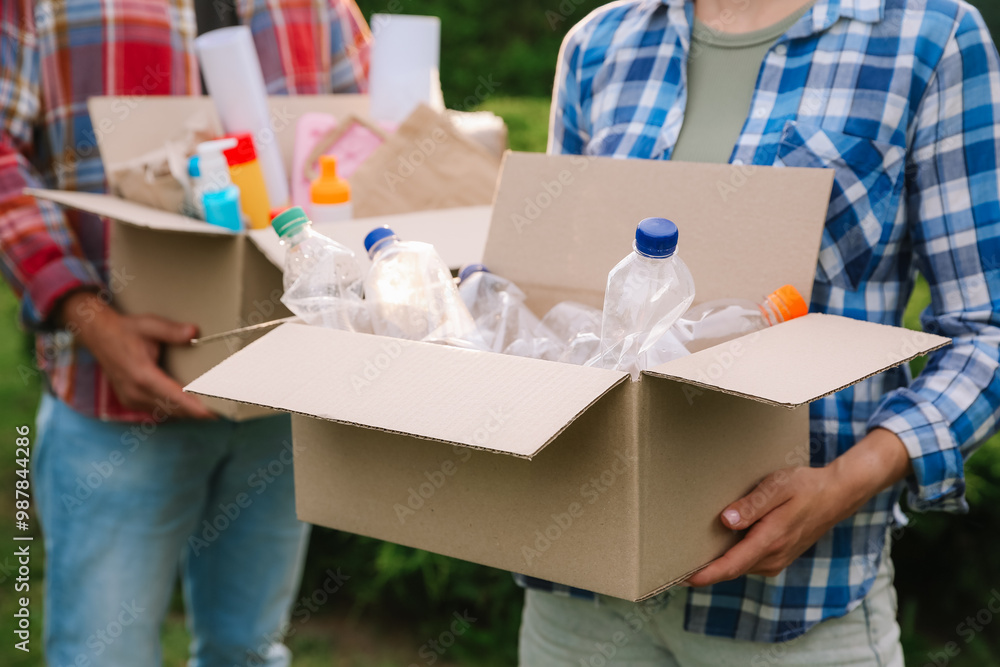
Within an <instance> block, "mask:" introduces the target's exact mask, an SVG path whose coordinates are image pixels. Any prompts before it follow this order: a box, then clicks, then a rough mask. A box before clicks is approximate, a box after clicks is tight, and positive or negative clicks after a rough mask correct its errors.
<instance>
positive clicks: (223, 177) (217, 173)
mask: <svg viewBox="0 0 1000 667" xmlns="http://www.w3.org/2000/svg"><path fill="white" fill-rule="evenodd" d="M236 143H237V142H236V139H231V138H230V139H216V140H215V141H203V142H201V143H200V144H198V168H199V169H200V170H201V182H202V184H203V186H202V187H203V188H204V191H205V192H218V191H219V190H224V189H226V188H228V187H229V186H230V185H232V184H233V180H232V179H231V178H230V177H229V163H228V162H227V161H226V156H225V155H223V151H227V150H229V149H230V148H235V147H236Z"/></svg>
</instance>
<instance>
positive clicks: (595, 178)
mask: <svg viewBox="0 0 1000 667" xmlns="http://www.w3.org/2000/svg"><path fill="white" fill-rule="evenodd" d="M832 185H833V170H832V169H802V168H790V167H757V166H747V165H731V164H700V163H683V162H674V161H672V160H619V159H615V158H607V157H583V156H579V155H541V154H534V153H508V154H507V156H506V158H505V162H504V166H503V171H502V174H501V182H500V186H499V189H498V191H497V195H496V199H495V201H494V205H493V221H492V223H491V225H490V234H489V240H488V242H487V244H486V253H485V256H484V258H483V262H484V263H485V264H486V266H488V267H489V268H490V270H491V271H493V272H494V273H496V274H498V275H501V276H504V277H505V278H508V279H510V280H512V281H514V283H515V284H517V286H518V287H520V288H521V289H522V290H524V291H525V292H526V293H527V295H528V305H529V307H531V308H532V309H533V310H534V311H535V312H536V313H539V314H541V313H545V312H546V311H548V309H549V308H551V307H552V306H553V305H555V304H556V303H557V302H559V301H561V300H564V299H573V300H575V301H582V302H584V303H587V304H589V305H591V306H595V307H600V306H601V305H602V303H603V299H604V290H605V287H606V285H607V280H608V272H609V271H610V270H611V269H612V268H613V267H614V266H615V265H616V264H617V263H618V262H619V261H620V260H621V259H622V258H623V257H625V256H626V255H627V254H629V252H631V250H632V242H633V240H634V239H635V227H636V224H638V222H639V221H640V220H642V219H643V218H648V217H653V216H663V217H667V218H670V219H671V220H673V221H674V222H676V223H677V227H678V229H679V231H680V238H679V243H678V253H679V255H680V257H681V258H682V259H683V260H684V262H685V263H686V264H687V265H688V267H689V268H690V269H691V273H692V275H693V276H694V282H695V285H696V286H697V290H696V294H695V303H701V302H704V301H711V300H713V299H720V298H745V299H751V300H753V301H754V302H755V303H756V302H757V301H759V300H760V298H761V297H762V296H763V295H765V294H770V293H771V292H772V291H774V290H775V289H777V288H778V287H780V286H781V285H785V284H792V285H794V286H795V287H796V288H797V289H798V290H799V292H801V293H802V295H803V296H804V297H805V298H806V300H807V301H808V300H809V295H810V291H811V290H812V285H813V280H814V279H815V276H816V253H817V252H818V251H819V247H820V240H821V238H822V235H823V229H824V225H825V224H826V217H827V216H826V214H827V208H828V207H829V203H830V189H831V187H832Z"/></svg>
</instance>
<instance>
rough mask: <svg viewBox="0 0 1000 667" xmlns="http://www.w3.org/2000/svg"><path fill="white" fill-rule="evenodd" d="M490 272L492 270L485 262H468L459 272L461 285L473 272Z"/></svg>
mask: <svg viewBox="0 0 1000 667" xmlns="http://www.w3.org/2000/svg"><path fill="white" fill-rule="evenodd" d="M480 271H481V272H483V273H489V272H490V270H489V269H487V268H486V266H485V265H483V264H466V265H465V266H463V267H462V270H461V271H459V272H458V283H459V284H460V285H461V284H462V283H464V282H465V280H466V278H468V277H469V276H471V275H472V274H473V273H479V272H480Z"/></svg>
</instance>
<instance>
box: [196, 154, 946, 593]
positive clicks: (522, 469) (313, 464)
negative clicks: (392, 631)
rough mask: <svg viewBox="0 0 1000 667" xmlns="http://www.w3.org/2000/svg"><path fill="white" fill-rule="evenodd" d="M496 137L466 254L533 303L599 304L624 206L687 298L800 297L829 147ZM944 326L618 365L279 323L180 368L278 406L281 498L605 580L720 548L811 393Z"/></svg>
mask: <svg viewBox="0 0 1000 667" xmlns="http://www.w3.org/2000/svg"><path fill="white" fill-rule="evenodd" d="M744 169H745V168H742V167H735V166H729V165H702V164H678V163H671V162H658V161H639V160H636V161H619V160H612V159H606V158H597V159H593V158H582V157H565V156H545V155H530V154H508V156H507V158H506V160H505V164H504V170H503V175H502V180H501V183H500V186H499V190H498V194H497V197H496V200H495V203H494V208H493V218H492V224H491V227H490V230H489V237H488V240H487V243H486V250H485V256H484V261H485V263H486V264H487V266H489V267H490V268H491V269H492V270H493V271H495V272H496V273H498V274H500V275H503V276H506V277H508V278H510V279H511V280H513V281H514V282H515V283H516V284H517V285H519V286H520V287H521V288H522V289H523V290H525V291H526V293H527V294H528V296H529V299H530V301H529V304H530V305H531V306H532V307H533V308H534V309H535V312H536V313H541V312H543V311H545V310H546V309H547V308H548V307H550V306H552V305H553V304H555V303H556V302H558V301H561V300H564V299H576V300H579V301H583V302H586V303H589V304H592V305H597V306H599V305H600V304H601V302H602V300H603V292H604V285H605V281H606V277H607V273H608V271H609V270H610V269H611V267H613V266H614V265H615V264H616V262H617V261H618V260H620V259H621V257H623V256H624V255H625V254H627V253H628V252H629V250H630V242H631V239H632V238H633V235H634V230H635V225H636V222H637V221H638V220H640V219H641V218H643V217H648V216H652V215H666V216H669V217H671V218H672V219H674V220H675V221H676V222H677V224H678V227H679V229H680V243H679V253H680V255H681V257H683V259H684V261H685V262H686V263H687V264H688V266H689V267H690V269H691V272H692V273H693V275H694V278H695V284H696V285H697V290H698V295H697V302H701V301H706V300H711V299H716V298H722V297H742V298H747V299H754V300H758V299H760V298H762V296H763V295H766V294H768V293H770V292H771V291H772V290H773V289H775V288H776V287H778V286H780V285H782V284H785V283H791V284H793V285H795V286H796V287H797V288H798V289H799V291H800V292H802V294H803V295H804V296H806V297H807V298H808V296H809V293H810V291H811V286H812V283H813V278H814V273H815V267H816V260H817V249H818V248H819V246H820V236H821V233H822V230H823V225H824V220H825V217H826V209H827V202H828V200H829V196H830V188H831V183H832V174H831V172H829V171H824V170H812V169H791V168H786V169H778V168H756V169H755V170H754V171H753V172H752V173H750V174H749V175H748V174H747V173H746V172H745V171H744ZM948 342H949V339H946V338H941V337H938V336H933V335H929V334H926V333H922V332H914V331H909V330H905V329H900V328H895V327H888V326H883V325H879V324H873V323H868V322H862V321H856V320H852V319H847V318H844V317H837V316H831V315H822V314H810V315H807V316H805V317H802V318H799V319H796V320H792V321H790V322H786V323H784V324H780V325H777V326H775V327H772V328H770V329H767V330H765V331H762V332H758V333H754V334H749V335H747V336H744V337H742V338H740V339H737V340H735V341H731V342H728V343H724V344H721V345H718V346H716V347H713V348H710V349H707V350H704V351H701V352H699V353H697V354H693V355H691V356H689V357H685V358H682V359H677V360H675V361H672V362H669V363H666V364H663V365H662V366H659V367H657V368H655V369H653V370H650V371H647V372H645V373H643V374H642V376H641V378H640V381H638V382H634V383H633V382H630V381H629V378H628V375H627V374H625V373H621V372H617V371H610V370H601V369H595V368H584V367H578V366H571V365H567V364H559V363H554V362H547V361H539V360H533V359H524V358H519V357H512V356H504V355H500V354H493V353H487V352H477V351H470V350H462V349H456V348H450V347H443V346H437V345H431V344H426V343H419V342H411V341H402V340H395V339H389V338H383V337H379V336H372V335H364V334H356V333H350V332H343V331H333V330H326V329H321V328H315V327H309V326H304V325H294V324H286V325H283V326H281V327H280V328H278V329H276V330H274V331H273V332H271V333H269V334H267V335H266V336H264V337H263V338H261V339H260V340H258V341H256V342H254V343H253V344H251V345H249V346H248V347H246V348H245V349H243V350H241V351H240V352H238V353H236V354H235V355H233V356H232V357H230V358H229V359H227V360H226V361H224V362H223V363H221V364H220V365H219V366H217V367H216V368H214V369H212V370H211V371H210V372H208V373H207V374H205V375H204V376H202V377H201V378H199V379H198V380H196V381H194V382H193V383H191V384H190V385H189V386H188V387H187V390H188V391H191V392H194V393H197V394H200V395H203V396H213V397H222V398H226V399H229V400H235V401H240V402H244V403H247V404H251V405H262V406H267V407H270V408H274V409H277V410H285V411H288V412H291V413H293V434H294V458H295V486H296V500H297V507H298V515H299V518H300V519H302V520H304V521H308V522H311V523H315V524H319V525H323V526H329V527H332V528H336V529H339V530H346V531H349V532H354V533H359V534H362V535H368V536H372V537H376V538H380V539H384V540H389V541H392V542H396V543H399V544H403V545H407V546H411V547H417V548H420V549H426V550H429V551H433V552H436V553H441V554H445V555H448V556H453V557H457V558H461V559H465V560H469V561H472V562H476V563H481V564H484V565H489V566H493V567H498V568H502V569H507V570H512V571H516V572H522V573H525V574H528V575H532V576H535V577H540V578H543V579H549V580H553V581H556V582H559V583H562V584H566V585H570V586H576V587H579V588H584V589H588V590H592V591H597V592H599V593H605V594H608V595H612V596H615V597H619V598H625V599H630V600H639V599H643V598H646V597H648V596H651V595H654V594H655V593H657V592H659V591H661V590H663V589H664V588H666V587H668V586H670V585H671V584H673V583H676V582H677V581H679V580H681V579H683V578H684V577H685V576H687V575H688V574H690V573H691V572H692V571H694V570H697V569H698V568H700V567H702V566H704V565H705V564H706V563H708V562H709V561H711V560H712V559H714V558H716V557H717V556H719V555H720V554H721V553H723V552H724V551H725V550H726V549H727V548H729V547H730V546H731V545H732V544H733V543H734V542H735V541H736V539H737V536H736V535H735V534H733V533H732V532H730V531H728V530H726V529H725V528H724V527H723V526H722V524H721V522H720V521H719V512H720V511H721V510H722V509H723V508H724V507H725V506H726V505H727V504H728V503H730V502H732V501H733V500H735V499H736V498H738V497H740V496H741V495H742V494H744V493H746V492H748V491H749V490H750V489H751V488H752V487H753V486H754V485H755V484H756V483H757V482H759V481H760V480H761V478H763V477H764V476H765V475H766V474H768V473H770V472H772V471H774V470H776V469H778V468H781V467H786V466H791V465H808V461H809V454H808V441H809V421H808V407H807V404H808V403H809V402H810V401H813V400H816V399H817V398H820V397H822V396H825V395H828V394H830V393H832V392H835V391H837V390H839V389H842V388H844V387H846V386H848V385H851V384H853V383H855V382H857V381H859V380H861V379H863V378H866V377H869V376H871V375H873V374H875V373H878V372H880V371H882V370H885V369H887V368H889V367H892V366H895V365H897V364H901V363H904V362H905V361H907V360H908V359H910V358H912V357H915V356H917V355H919V354H923V353H926V352H928V351H930V350H933V349H936V348H938V347H940V346H943V345H946V344H947V343H948Z"/></svg>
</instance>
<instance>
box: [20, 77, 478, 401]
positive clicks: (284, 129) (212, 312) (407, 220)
mask: <svg viewBox="0 0 1000 667" xmlns="http://www.w3.org/2000/svg"><path fill="white" fill-rule="evenodd" d="M270 104H271V109H272V119H273V127H274V130H275V138H276V141H278V143H279V145H280V147H281V153H282V156H283V158H284V160H285V164H286V166H289V165H290V164H291V160H292V150H293V143H294V135H295V125H296V121H297V120H298V118H299V117H300V116H301V115H302V114H303V113H305V112H307V111H321V112H326V113H329V114H331V115H333V116H334V117H336V118H338V119H340V118H345V117H347V116H348V115H351V114H355V115H362V116H363V115H365V114H366V113H367V110H368V98H367V96H363V95H325V96H294V97H272V98H271V99H270ZM89 110H90V114H91V119H92V121H93V124H94V127H95V128H96V129H97V130H98V132H97V136H98V143H99V146H100V149H101V158H102V160H103V162H104V164H105V167H106V169H107V171H108V173H109V174H110V173H113V171H114V169H113V167H114V165H118V164H122V163H124V162H128V161H129V160H132V159H135V158H136V157H139V156H141V155H144V154H146V153H148V152H150V151H152V150H155V149H157V148H160V147H162V146H163V145H164V143H165V142H166V141H167V140H168V139H171V138H172V137H174V136H176V133H177V131H178V130H179V129H180V127H181V126H182V124H183V121H184V119H187V118H194V117H197V116H198V115H200V114H202V115H204V116H205V117H206V118H207V119H208V121H209V123H210V125H211V126H212V127H214V128H215V131H216V132H217V133H219V134H221V129H220V125H219V121H218V117H217V116H216V115H215V107H214V106H213V105H212V102H211V99H210V98H207V97H143V98H132V97H95V98H91V100H90V102H89ZM289 173H290V169H289ZM113 185H114V184H113V183H112V186H113ZM26 193H27V194H30V195H33V196H35V197H38V198H40V199H48V200H51V201H54V202H56V203H58V204H61V205H63V206H67V207H70V208H76V209H80V210H83V211H88V212H90V213H94V214H97V215H102V216H105V217H107V218H109V219H111V220H112V221H113V225H112V229H111V241H110V248H109V258H108V261H109V269H110V271H111V272H112V275H115V276H118V277H119V279H118V280H117V281H116V284H118V285H120V289H119V290H118V291H117V292H116V293H115V294H114V300H115V304H116V306H117V307H118V308H119V309H120V310H121V311H122V312H125V313H130V314H140V313H155V314H157V315H160V316H163V317H168V318H171V319H175V320H180V321H188V322H195V323H197V324H198V326H199V328H200V331H201V335H202V336H210V335H213V334H219V333H222V332H227V331H231V330H234V329H239V328H242V327H245V326H248V325H254V324H258V323H261V322H265V321H268V320H273V319H277V318H281V317H285V316H288V315H290V314H291V313H289V312H288V310H287V309H286V308H285V307H284V305H283V304H282V303H281V301H280V298H281V294H282V286H281V267H282V266H283V257H284V251H283V248H282V247H281V246H280V245H279V243H278V238H277V235H276V234H275V233H274V231H273V230H271V229H261V230H251V231H249V232H247V233H241V234H236V233H233V232H231V231H229V230H226V229H222V228H220V227H216V226H213V225H209V224H207V223H205V222H201V221H199V220H195V219H193V218H189V217H186V216H183V215H180V214H175V213H169V212H167V211H162V210H159V209H156V208H152V207H149V206H144V205H141V204H136V203H133V202H129V201H125V200H123V199H121V198H119V197H116V196H113V195H96V194H89V193H83V192H66V191H60V190H38V189H28V190H26ZM489 209H490V207H489V206H476V207H462V208H453V209H447V210H444V211H425V212H420V213H413V214H404V215H394V216H384V217H373V218H367V219H362V220H353V221H350V222H347V223H338V224H330V225H317V230H318V231H320V232H321V233H323V234H327V235H328V236H330V237H331V238H333V239H335V240H337V241H339V242H341V243H343V244H344V245H346V246H348V247H349V248H351V249H352V250H354V251H355V254H357V255H358V258H359V260H361V261H362V262H367V257H366V255H365V252H364V243H363V241H364V237H365V234H367V233H368V232H369V231H371V229H372V228H374V227H377V226H381V225H383V224H389V225H391V226H393V227H394V228H397V229H398V232H399V233H400V235H403V236H404V237H409V238H411V239H413V240H420V241H426V242H428V243H433V244H435V245H436V246H438V247H439V248H440V249H441V251H442V254H443V256H444V257H445V260H446V261H448V262H449V265H450V266H452V267H453V268H458V267H460V266H461V265H462V264H465V263H468V262H478V261H480V259H481V257H482V250H483V246H484V244H485V239H486V231H487V228H488V226H489ZM261 333H262V331H260V330H258V331H253V332H244V333H241V334H240V335H233V336H228V337H225V338H219V339H216V340H214V341H213V342H211V343H207V344H205V345H202V346H197V347H184V348H178V347H172V348H168V350H167V352H166V355H165V358H164V365H165V368H166V369H167V371H168V372H169V373H170V375H171V376H172V377H174V378H176V379H177V380H178V381H179V382H181V383H182V384H186V383H188V382H190V381H191V380H193V379H195V378H197V377H198V376H199V375H201V374H202V373H204V372H205V371H207V370H208V369H210V368H212V367H213V366H215V365H216V364H218V363H219V362H220V361H222V360H223V359H225V358H226V357H227V356H228V355H230V354H232V353H233V352H234V351H236V350H237V349H239V348H240V347H242V346H243V345H245V344H246V343H247V342H249V341H251V340H253V339H254V338H255V337H257V336H259V335H260V334H261ZM207 404H208V406H209V407H210V408H211V409H213V410H215V411H216V412H218V413H219V414H222V415H224V416H226V417H229V418H231V419H249V418H252V417H257V416H260V415H262V414H267V413H269V412H270V411H269V410H265V409H262V408H259V407H251V406H247V405H241V404H237V403H232V402H229V401H222V400H218V399H210V400H208V401H207Z"/></svg>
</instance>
